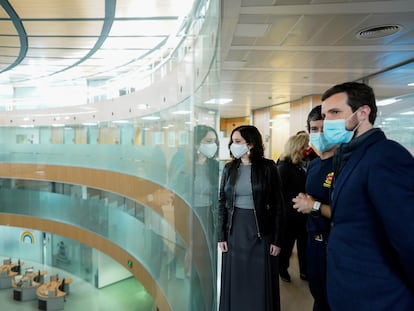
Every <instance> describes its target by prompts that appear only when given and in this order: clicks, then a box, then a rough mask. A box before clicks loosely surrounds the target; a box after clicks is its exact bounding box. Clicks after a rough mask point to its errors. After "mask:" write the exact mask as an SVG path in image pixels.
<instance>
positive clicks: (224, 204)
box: [217, 158, 284, 247]
mask: <svg viewBox="0 0 414 311" xmlns="http://www.w3.org/2000/svg"><path fill="white" fill-rule="evenodd" d="M240 163H241V161H240V160H233V161H231V162H229V163H227V164H226V165H225V166H224V169H223V173H222V176H221V182H220V191H219V206H218V227H217V236H218V241H219V242H224V241H227V238H228V235H229V233H230V231H231V226H232V216H233V212H234V196H235V184H236V181H237V176H238V169H239V166H240ZM251 182H252V191H253V201H254V209H255V215H256V220H257V225H258V232H257V234H258V236H259V237H263V236H268V235H271V236H272V244H275V245H277V246H279V247H280V246H281V239H282V237H281V233H282V232H283V228H282V226H283V223H284V201H283V196H282V192H281V190H282V186H281V181H280V177H279V173H278V170H277V166H276V164H275V162H274V161H273V160H270V159H264V158H263V159H261V161H259V162H258V163H254V164H252V170H251Z"/></svg>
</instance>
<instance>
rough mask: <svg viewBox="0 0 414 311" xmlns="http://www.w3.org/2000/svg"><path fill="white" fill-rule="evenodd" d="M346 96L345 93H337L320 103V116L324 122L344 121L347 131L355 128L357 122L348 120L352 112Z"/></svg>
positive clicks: (351, 119)
mask: <svg viewBox="0 0 414 311" xmlns="http://www.w3.org/2000/svg"><path fill="white" fill-rule="evenodd" d="M347 102H348V95H347V94H346V93H337V94H334V95H332V96H331V97H328V98H327V99H325V100H324V101H323V103H322V116H323V117H324V119H325V120H338V119H345V120H346V123H345V126H346V128H347V129H348V130H351V129H353V128H355V126H356V124H357V123H358V120H356V117H355V118H350V116H352V114H353V112H352V109H351V106H349V105H348V103H347Z"/></svg>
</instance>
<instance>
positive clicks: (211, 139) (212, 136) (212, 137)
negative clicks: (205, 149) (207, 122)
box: [200, 131, 217, 144]
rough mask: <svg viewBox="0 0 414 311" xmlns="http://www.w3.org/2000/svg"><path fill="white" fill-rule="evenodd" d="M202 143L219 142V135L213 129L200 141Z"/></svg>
mask: <svg viewBox="0 0 414 311" xmlns="http://www.w3.org/2000/svg"><path fill="white" fill-rule="evenodd" d="M200 144H217V137H216V134H215V133H214V132H213V131H209V132H207V134H206V136H204V138H203V139H202V140H201V141H200Z"/></svg>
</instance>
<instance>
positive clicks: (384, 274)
mask: <svg viewBox="0 0 414 311" xmlns="http://www.w3.org/2000/svg"><path fill="white" fill-rule="evenodd" d="M322 114H323V116H324V125H323V132H324V136H325V138H326V139H327V141H328V142H330V143H332V144H338V145H340V147H339V148H338V149H337V150H336V151H335V155H334V161H333V166H334V183H333V185H332V187H331V217H332V227H331V232H330V237H329V242H328V248H327V290H328V301H329V305H330V307H331V309H332V310H334V311H336V310H346V311H349V310H375V311H378V310H414V235H413V228H414V226H413V221H414V158H413V156H412V155H411V154H410V153H409V151H408V150H406V149H405V148H404V147H402V146H401V145H400V144H398V143H396V142H394V141H391V140H389V139H387V138H386V137H385V135H384V133H383V132H382V131H381V129H379V128H374V127H373V124H374V121H375V118H376V114H377V107H376V103H375V95H374V92H373V90H372V89H371V88H370V87H369V86H367V85H365V84H362V83H356V82H348V83H343V84H339V85H335V86H333V87H332V88H330V89H329V90H327V91H326V92H325V93H324V94H323V96H322Z"/></svg>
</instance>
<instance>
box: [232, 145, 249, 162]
mask: <svg viewBox="0 0 414 311" xmlns="http://www.w3.org/2000/svg"><path fill="white" fill-rule="evenodd" d="M230 151H231V154H232V155H233V157H235V158H236V159H240V158H241V157H242V156H243V155H244V154H246V153H247V152H249V148H248V147H247V144H241V145H239V144H231V145H230Z"/></svg>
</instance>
